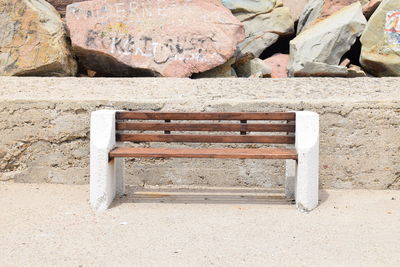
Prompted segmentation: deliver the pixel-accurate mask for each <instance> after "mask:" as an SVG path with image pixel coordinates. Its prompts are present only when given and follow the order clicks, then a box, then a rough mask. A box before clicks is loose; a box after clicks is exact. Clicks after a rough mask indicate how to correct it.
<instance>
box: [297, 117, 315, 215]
mask: <svg viewBox="0 0 400 267" xmlns="http://www.w3.org/2000/svg"><path fill="white" fill-rule="evenodd" d="M295 146H296V150H297V154H298V160H297V172H296V193H295V197H296V206H297V208H298V209H299V210H300V211H311V210H313V209H314V208H315V207H317V206H318V192H319V116H318V114H317V113H315V112H310V111H299V112H296V144H295Z"/></svg>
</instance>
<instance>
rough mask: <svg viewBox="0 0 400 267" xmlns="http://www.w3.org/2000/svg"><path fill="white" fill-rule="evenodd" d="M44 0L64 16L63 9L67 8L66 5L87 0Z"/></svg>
mask: <svg viewBox="0 0 400 267" xmlns="http://www.w3.org/2000/svg"><path fill="white" fill-rule="evenodd" d="M46 1H47V2H49V3H50V4H52V5H53V6H54V7H55V8H56V9H57V11H58V13H60V15H61V17H65V9H66V8H67V5H69V4H72V3H76V2H83V1H88V0H46Z"/></svg>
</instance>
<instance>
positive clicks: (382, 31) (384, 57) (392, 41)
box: [360, 0, 400, 77]
mask: <svg viewBox="0 0 400 267" xmlns="http://www.w3.org/2000/svg"><path fill="white" fill-rule="evenodd" d="M361 43H362V49H361V57H360V63H361V65H362V67H363V68H364V69H365V70H367V71H368V72H369V73H371V74H373V75H376V76H380V77H381V76H400V0H384V1H382V3H381V4H380V5H379V7H378V9H377V10H376V11H375V12H374V14H373V15H372V16H371V18H370V20H369V21H368V24H367V27H366V28H365V31H364V33H363V34H362V36H361Z"/></svg>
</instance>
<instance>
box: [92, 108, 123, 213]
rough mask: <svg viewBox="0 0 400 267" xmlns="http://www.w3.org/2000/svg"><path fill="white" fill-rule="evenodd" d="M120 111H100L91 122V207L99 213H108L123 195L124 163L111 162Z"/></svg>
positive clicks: (93, 116) (116, 160)
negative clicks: (101, 211) (109, 156)
mask: <svg viewBox="0 0 400 267" xmlns="http://www.w3.org/2000/svg"><path fill="white" fill-rule="evenodd" d="M116 112H117V111H116V110H98V111H95V112H92V114H91V118H90V204H91V206H92V207H93V208H94V209H96V210H105V209H107V208H108V207H109V206H110V204H111V202H112V201H113V199H114V197H115V195H116V193H119V194H123V191H124V189H123V188H124V186H123V173H122V170H123V168H122V166H118V165H122V162H123V161H122V159H114V160H111V161H109V158H108V153H109V152H110V150H111V149H113V148H114V147H115V144H116V140H115V114H116Z"/></svg>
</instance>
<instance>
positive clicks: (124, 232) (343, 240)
mask: <svg viewBox="0 0 400 267" xmlns="http://www.w3.org/2000/svg"><path fill="white" fill-rule="evenodd" d="M321 195H322V202H321V205H320V206H319V207H318V208H317V209H316V210H314V211H313V212H311V213H309V214H306V213H299V212H298V211H297V210H296V209H295V208H294V206H292V205H272V204H264V205H254V204H220V205H218V204H144V203H143V204H142V203H141V204H138V203H129V202H125V201H124V200H121V201H119V202H116V203H115V205H114V207H113V208H112V209H110V210H108V211H106V212H103V213H95V212H93V211H92V210H91V209H90V208H89V204H88V203H87V202H88V196H89V194H88V186H87V185H84V186H76V185H75V186H69V185H49V184H40V185H35V184H14V183H0V203H2V205H0V214H1V219H0V254H1V257H0V265H1V266H174V267H175V266H399V265H400V257H399V251H400V229H399V223H400V211H399V205H400V191H391V190H382V191H379V190H374V191H368V190H352V191H347V190H339V191H334V190H328V191H325V192H322V194H321Z"/></svg>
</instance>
